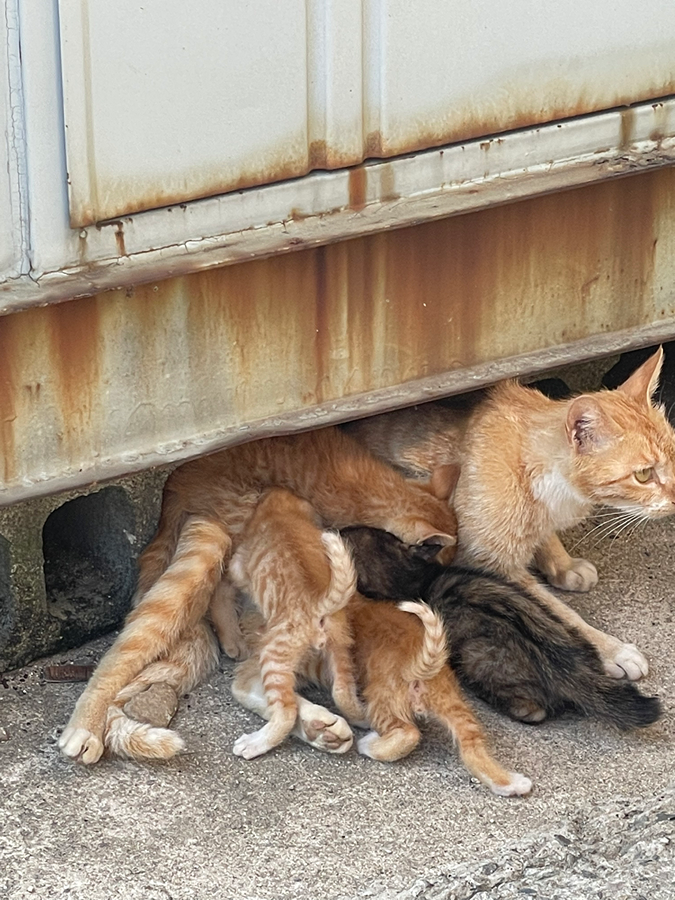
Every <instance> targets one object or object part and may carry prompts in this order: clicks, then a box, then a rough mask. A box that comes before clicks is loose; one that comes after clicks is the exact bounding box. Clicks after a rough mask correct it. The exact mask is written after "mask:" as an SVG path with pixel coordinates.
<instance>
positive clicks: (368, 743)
mask: <svg viewBox="0 0 675 900" xmlns="http://www.w3.org/2000/svg"><path fill="white" fill-rule="evenodd" d="M379 740H380V735H379V734H378V733H377V732H376V731H369V732H368V734H364V736H363V737H362V738H359V740H358V742H357V744H356V749H357V750H358V751H359V753H360V754H361V756H368V757H370V759H375V758H376V757H374V756H373V750H372V746H373V744H374V743H375V741H379Z"/></svg>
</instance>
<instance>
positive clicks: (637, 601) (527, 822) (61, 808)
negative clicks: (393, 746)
mask: <svg viewBox="0 0 675 900" xmlns="http://www.w3.org/2000/svg"><path fill="white" fill-rule="evenodd" d="M589 530H590V528H589V527H586V528H585V529H584V531H579V532H577V533H576V534H575V535H574V536H573V537H572V539H568V540H567V545H568V547H569V546H571V545H572V544H573V543H574V542H575V541H576V540H578V539H579V538H580V537H582V535H583V534H584V533H585V532H588V531H589ZM674 537H675V519H674V520H670V521H665V522H661V523H651V524H649V525H647V526H645V527H643V528H641V529H640V530H639V531H637V532H636V533H635V534H634V535H632V536H622V537H618V538H617V539H616V540H615V541H613V542H612V540H611V539H607V540H604V541H603V542H602V543H601V544H599V545H597V546H596V545H595V542H594V539H593V537H588V536H587V537H585V538H584V539H582V541H581V543H580V545H579V547H578V549H577V550H576V551H575V553H577V554H583V555H585V556H587V557H588V558H590V559H592V560H593V561H594V562H595V563H596V564H597V565H598V569H599V573H600V579H601V580H600V585H599V586H598V587H597V588H596V589H595V590H594V591H593V592H591V593H590V594H588V595H576V596H573V597H572V598H571V599H572V601H573V604H574V605H575V606H576V608H577V609H578V610H579V611H580V612H581V613H582V614H583V615H585V616H586V618H587V619H588V620H589V621H591V622H593V623H594V624H596V625H599V626H600V627H603V628H605V629H607V630H610V631H612V632H613V633H614V634H616V635H619V636H621V637H623V638H624V639H627V640H631V641H634V642H635V643H636V644H637V645H638V646H639V647H640V648H641V649H642V651H643V652H644V653H646V655H647V656H648V658H649V659H650V660H651V672H650V675H649V677H648V679H647V680H646V681H645V682H644V690H645V691H646V692H648V693H657V694H659V696H660V697H661V698H662V700H663V702H664V708H665V713H664V717H663V719H662V721H660V722H659V723H657V724H656V725H654V726H652V727H651V728H649V729H647V730H645V731H643V732H640V733H635V734H630V735H621V734H618V733H615V732H613V731H611V730H610V729H609V728H607V727H604V726H601V725H599V724H598V723H596V722H593V721H591V720H587V719H586V720H584V719H578V718H574V717H571V716H570V717H567V718H564V719H561V720H558V721H554V722H551V723H545V724H543V725H541V726H539V727H532V726H529V727H528V726H524V725H521V724H517V723H514V722H510V721H508V720H506V719H504V718H503V717H500V716H499V715H497V714H495V713H493V712H492V711H491V710H489V709H487V708H486V707H485V706H484V705H482V704H479V703H476V708H477V710H478V712H479V715H480V717H481V719H482V721H483V722H484V724H485V726H486V729H487V731H488V732H489V734H490V738H491V743H492V746H493V748H494V750H495V753H496V755H497V757H498V758H499V759H500V760H501V761H502V762H503V763H505V764H506V765H507V766H509V767H512V768H515V769H517V770H518V771H521V772H524V773H526V774H527V775H529V776H530V777H531V778H532V779H533V780H534V782H535V789H534V792H533V794H532V795H531V796H530V797H528V798H525V799H503V798H497V797H494V796H493V795H492V794H490V793H489V792H488V791H487V789H486V788H484V787H482V786H480V785H478V784H476V783H473V782H472V780H471V779H470V777H469V776H468V775H467V773H466V772H465V771H464V770H463V769H462V767H461V766H460V764H459V763H458V761H457V758H456V756H455V753H454V751H453V749H452V747H451V746H450V744H449V741H448V740H447V739H446V736H445V735H444V734H443V733H441V731H440V730H438V729H436V728H435V727H431V726H429V727H427V728H426V729H425V735H424V740H423V743H422V745H421V747H420V749H419V750H418V751H417V752H415V753H413V754H412V755H411V756H410V757H408V758H407V759H405V760H403V761H401V762H399V763H394V764H388V765H387V764H381V763H376V762H373V761H372V760H369V759H364V758H360V757H358V756H357V754H356V753H355V752H351V753H350V754H348V755H347V756H344V757H331V756H327V755H322V754H320V753H318V752H316V751H313V750H312V749H310V748H308V747H305V746H303V745H301V744H299V743H297V742H296V741H292V742H289V743H287V744H285V745H283V746H282V747H281V748H279V749H278V750H276V751H275V752H272V753H270V754H269V755H268V756H266V757H263V758H261V759H258V760H254V761H251V762H247V761H245V760H242V759H239V758H235V757H234V756H233V755H232V753H231V747H232V743H233V741H234V740H235V738H236V737H237V736H238V735H239V734H241V733H242V732H244V731H249V730H251V729H252V728H255V727H258V721H257V720H256V718H255V716H254V715H253V714H252V713H249V712H247V711H246V710H244V709H241V708H240V707H239V706H238V705H237V704H236V703H235V702H234V700H233V699H232V697H231V696H230V693H229V690H228V686H229V683H230V679H231V674H232V665H231V663H229V662H228V661H224V662H223V665H222V670H221V671H220V672H219V673H217V674H216V675H215V676H214V677H213V678H212V679H211V680H210V682H209V683H208V684H204V685H202V686H200V687H199V688H197V689H196V690H195V691H194V692H193V693H192V694H191V695H190V696H189V697H188V698H187V699H185V700H184V701H183V704H182V707H181V710H180V712H179V714H178V716H177V718H176V721H175V725H176V727H177V728H178V729H179V730H180V732H181V733H182V735H183V736H184V738H185V739H186V741H187V744H188V752H186V753H185V754H184V755H183V756H181V757H180V758H177V759H175V760H174V761H172V762H169V763H164V764H137V763H132V762H121V761H103V762H101V763H99V764H98V765H96V766H94V767H93V768H85V767H84V766H81V765H76V764H73V763H72V762H69V761H67V760H65V759H62V758H61V757H60V756H59V754H58V753H57V750H56V746H55V740H56V737H57V735H58V732H59V729H60V728H61V727H62V726H63V724H64V723H65V722H66V720H67V718H68V716H69V713H70V711H71V709H72V707H73V704H74V702H75V700H76V698H77V696H78V694H79V693H80V691H81V690H82V685H81V684H53V683H45V682H44V679H43V677H42V665H43V662H44V661H42V662H38V663H35V664H33V665H31V666H28V667H27V668H25V669H22V670H20V671H18V672H15V673H11V674H9V675H5V676H4V678H3V677H2V676H0V726H3V727H4V732H3V731H0V738H2V740H1V741H0V897H3V898H5V900H23V898H30V900H34V898H64V900H65V898H68V900H108V898H121V900H136V898H138V900H166V898H173V900H188V898H190V900H192V898H197V900H201V898H213V897H215V898H236V900H286V898H289V900H290V898H303V900H305V898H310V900H338V898H339V900H347V898H349V900H353V898H364V897H368V898H377V900H385V898H386V900H394V898H396V900H404V898H405V900H413V898H417V900H465V898H488V897H489V898H510V897H518V898H522V897H535V898H546V900H556V898H574V900H584V898H598V900H599V898H604V897H607V898H610V897H611V898H612V900H623V898H645V900H647V898H648V900H666V898H672V897H675V852H674V848H675V834H674V831H675V827H674V826H675V774H674V769H675V766H674V763H675V755H674V753H673V747H674V744H675V708H674V707H675V702H674V698H675V674H674V671H675V665H674V664H675V646H674V644H675V642H674V641H673V634H674V629H673V601H672V584H673V582H674V580H675V579H674V575H675V571H674V570H675V556H674V554H673V553H672V546H673V538H674ZM108 643H109V639H101V640H99V641H97V642H95V643H92V644H90V645H88V646H86V647H83V648H81V649H80V650H77V651H71V652H70V653H68V654H61V655H60V656H58V657H53V658H52V660H51V661H52V662H80V663H86V662H91V661H93V660H96V659H97V658H98V657H99V656H100V654H101V652H102V651H103V650H104V649H105V647H106V646H107V645H108Z"/></svg>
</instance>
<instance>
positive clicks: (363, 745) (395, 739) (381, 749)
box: [356, 719, 420, 762]
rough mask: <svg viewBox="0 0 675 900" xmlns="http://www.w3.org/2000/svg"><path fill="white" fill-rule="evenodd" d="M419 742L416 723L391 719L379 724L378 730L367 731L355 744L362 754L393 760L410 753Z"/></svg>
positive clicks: (388, 760)
mask: <svg viewBox="0 0 675 900" xmlns="http://www.w3.org/2000/svg"><path fill="white" fill-rule="evenodd" d="M378 724H379V723H378ZM419 742H420V731H419V728H417V726H416V725H413V724H412V722H405V721H403V719H392V720H391V721H389V722H387V724H386V725H384V726H383V725H380V730H379V731H369V732H368V734H366V735H364V736H363V737H362V738H360V739H359V740H358V741H357V745H356V746H357V747H358V751H359V753H360V754H361V755H362V756H369V757H370V758H371V759H377V760H380V761H381V762H394V761H395V760H397V759H403V757H404V756H407V755H408V754H409V753H412V751H413V750H414V749H415V747H416V746H417V745H418V744H419Z"/></svg>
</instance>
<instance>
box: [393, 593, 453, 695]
mask: <svg viewBox="0 0 675 900" xmlns="http://www.w3.org/2000/svg"><path fill="white" fill-rule="evenodd" d="M398 608H399V609H402V610H403V611H404V612H409V613H413V614H414V615H416V616H418V618H419V619H420V620H421V621H422V624H423V625H424V639H423V640H422V646H421V647H420V650H419V653H418V654H417V656H416V657H415V659H413V660H411V661H410V663H409V664H408V666H407V667H406V671H405V674H404V677H405V679H406V681H415V680H419V681H428V680H429V679H430V678H434V677H435V676H436V675H438V673H439V672H440V671H441V669H442V668H443V666H444V665H445V662H446V660H447V658H448V645H447V640H446V636H445V628H444V626H443V620H442V619H441V617H440V616H439V615H438V614H437V613H435V612H434V611H433V609H432V608H431V607H430V606H427V604H426V603H423V602H422V601H421V600H420V601H419V602H417V603H413V602H412V601H410V600H404V601H403V602H402V603H399V604H398Z"/></svg>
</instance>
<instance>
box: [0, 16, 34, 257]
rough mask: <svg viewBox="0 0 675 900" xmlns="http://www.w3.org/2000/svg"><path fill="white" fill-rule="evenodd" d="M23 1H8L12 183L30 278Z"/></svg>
mask: <svg viewBox="0 0 675 900" xmlns="http://www.w3.org/2000/svg"><path fill="white" fill-rule="evenodd" d="M18 4H19V0H5V4H4V6H5V27H6V30H7V59H8V80H9V134H8V136H7V149H8V156H9V180H10V193H11V197H12V201H11V212H12V214H13V215H18V226H19V241H18V250H19V271H18V273H17V274H19V275H30V271H31V264H30V230H29V227H30V207H29V194H28V156H27V154H28V148H27V145H26V111H25V96H24V87H23V69H22V65H21V35H20V26H19V6H18Z"/></svg>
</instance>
